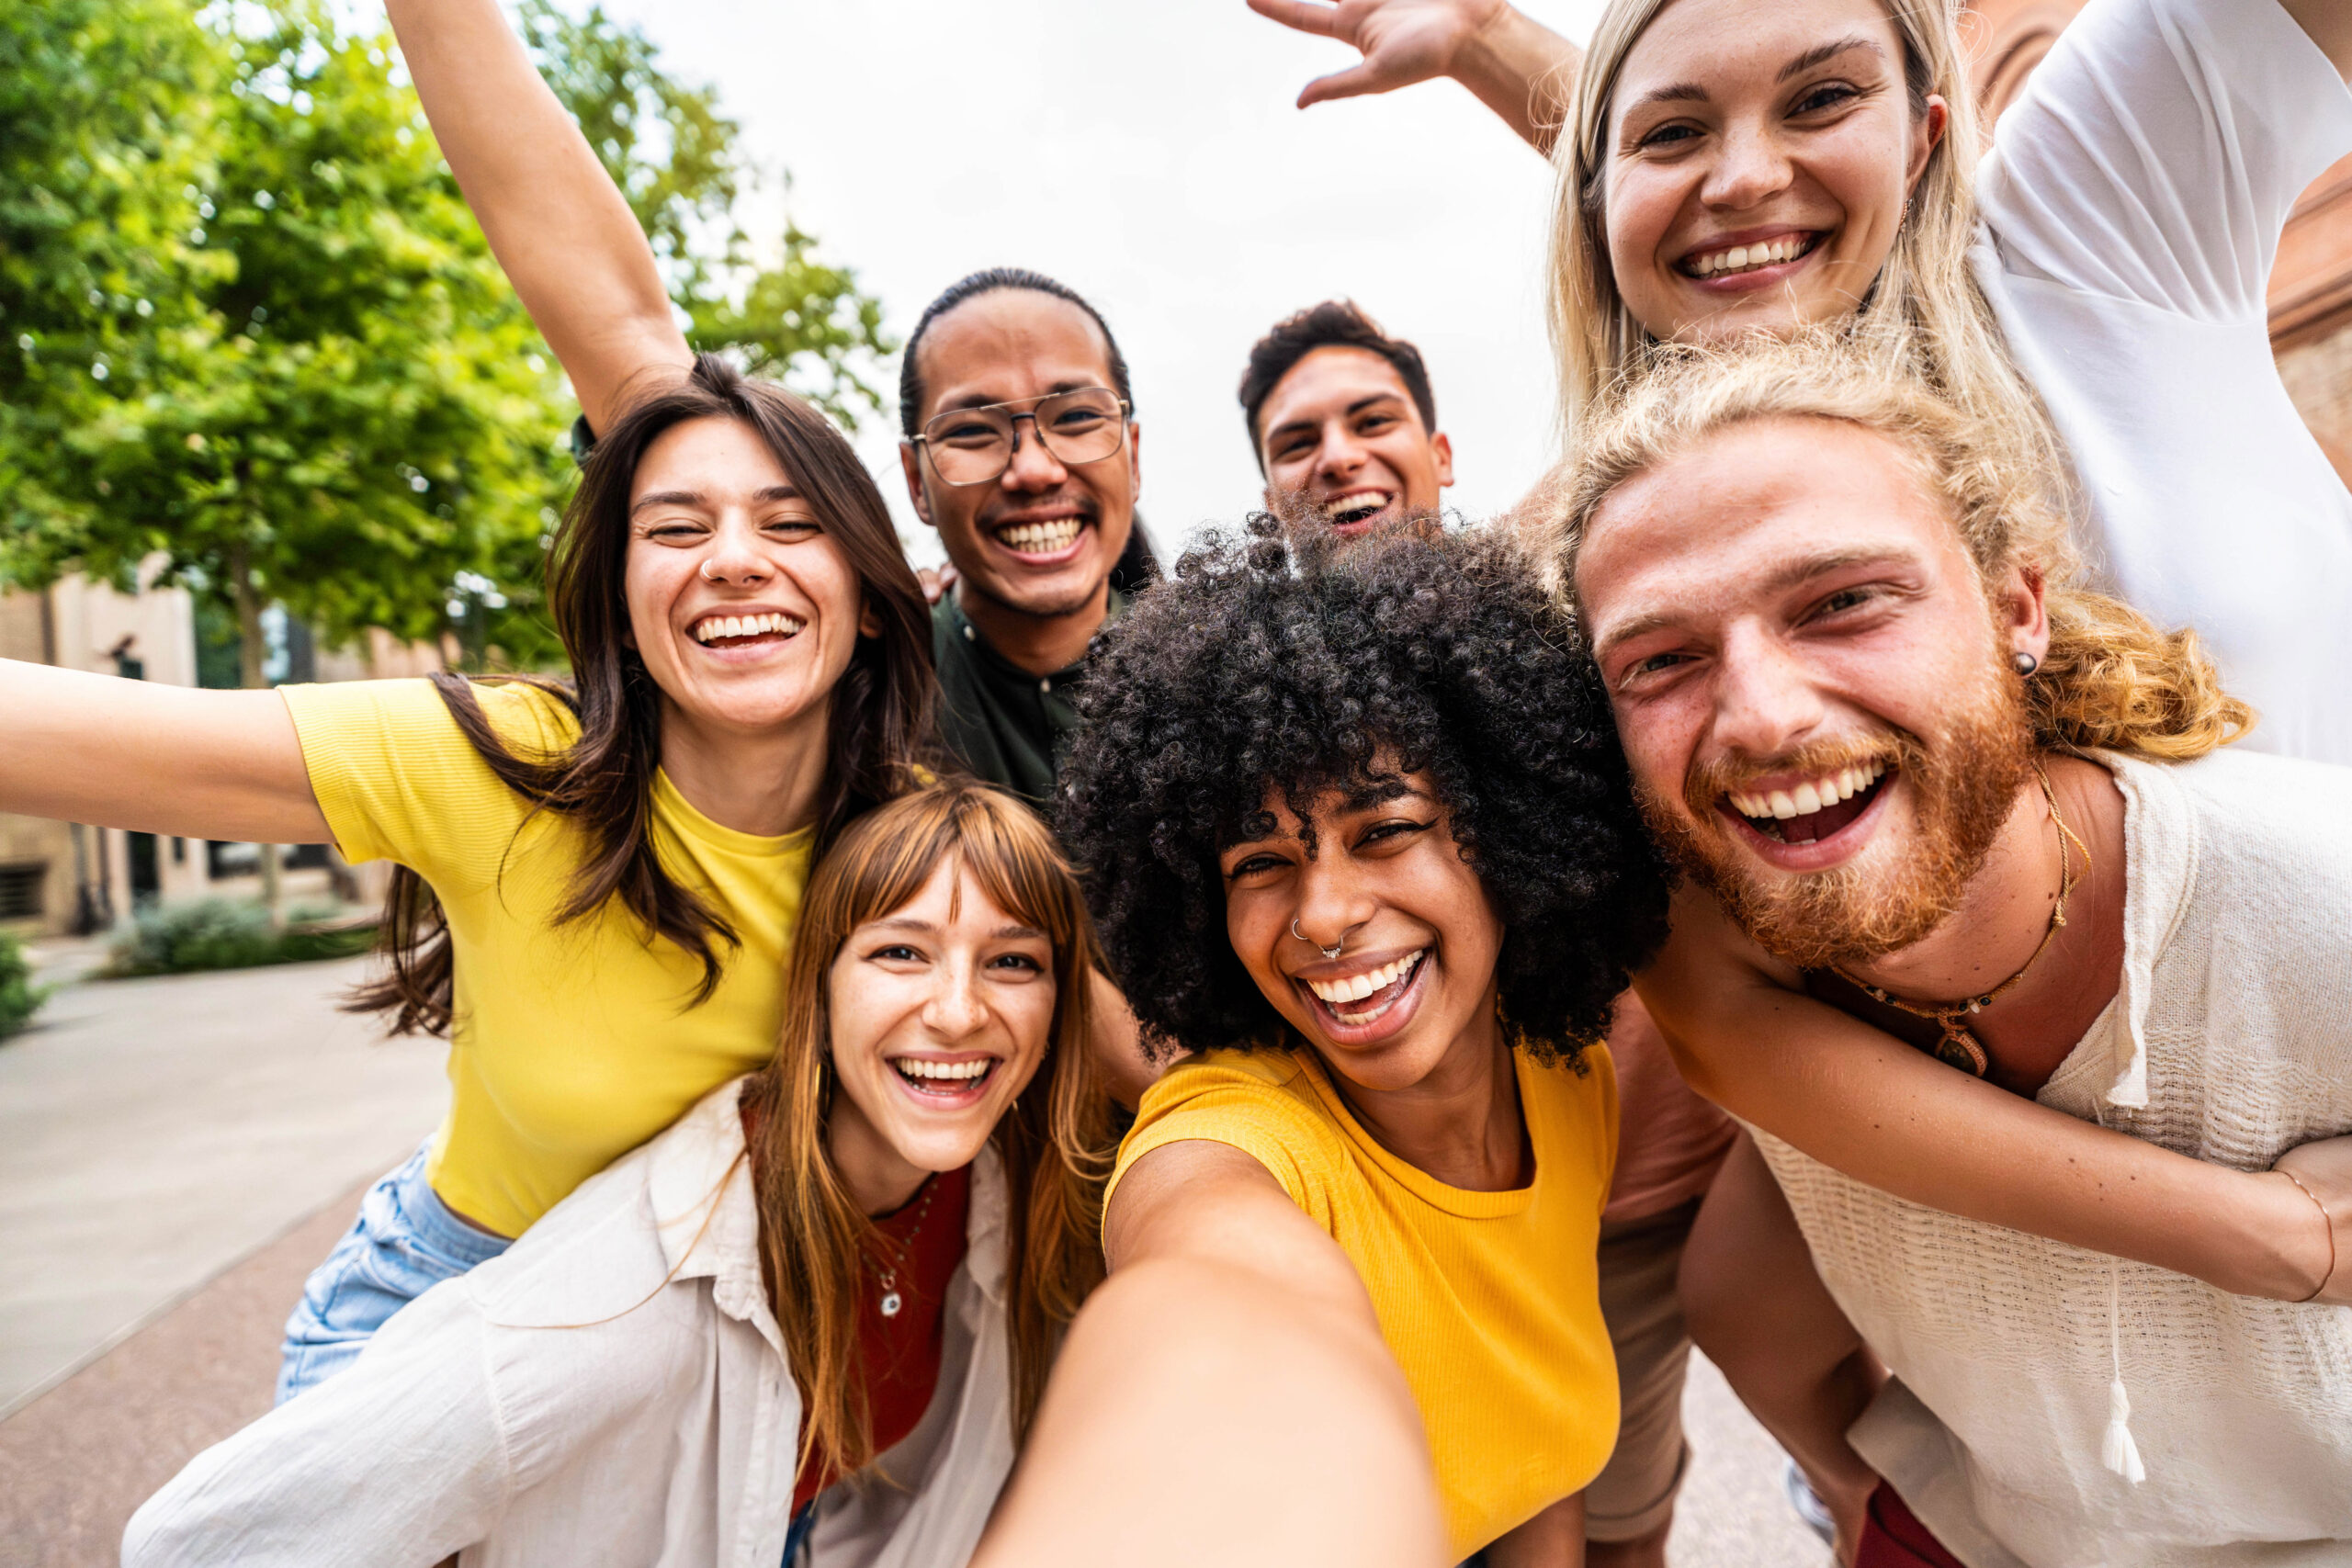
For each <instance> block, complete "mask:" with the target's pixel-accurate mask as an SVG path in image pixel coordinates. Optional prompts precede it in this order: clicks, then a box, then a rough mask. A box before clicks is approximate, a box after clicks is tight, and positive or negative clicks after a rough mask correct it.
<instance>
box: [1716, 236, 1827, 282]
mask: <svg viewBox="0 0 2352 1568" xmlns="http://www.w3.org/2000/svg"><path fill="white" fill-rule="evenodd" d="M1811 243H1813V242H1812V241H1810V240H1809V239H1806V238H1805V237H1804V236H1802V235H1797V234H1792V235H1789V236H1788V237H1787V238H1785V239H1779V240H1767V241H1765V242H1764V243H1761V244H1758V245H1734V246H1733V247H1732V248H1731V249H1729V250H1727V251H1709V252H1707V253H1706V254H1703V255H1698V256H1693V257H1691V261H1690V262H1689V264H1688V266H1689V270H1690V273H1691V276H1693V277H1718V276H1722V275H1724V273H1731V272H1753V271H1754V270H1756V268H1758V267H1759V266H1770V265H1774V264H1775V263H1778V262H1784V261H1794V260H1796V259H1797V257H1799V256H1801V255H1803V254H1804V251H1805V247H1806V246H1807V245H1809V244H1811Z"/></svg>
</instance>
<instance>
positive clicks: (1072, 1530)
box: [972, 1143, 1447, 1568]
mask: <svg viewBox="0 0 2352 1568" xmlns="http://www.w3.org/2000/svg"><path fill="white" fill-rule="evenodd" d="M1104 1239H1105V1241H1106V1243H1107V1245H1108V1247H1109V1250H1110V1254H1111V1263H1112V1274H1111V1278H1110V1280H1108V1281H1107V1282H1106V1283H1105V1284H1104V1285H1103V1287H1102V1288H1101V1289H1100V1290H1098V1291H1096V1292H1094V1295H1093V1297H1092V1299H1091V1300H1090V1301H1089V1302H1088V1303H1087V1304H1086V1308H1085V1310H1084V1311H1082V1312H1080V1314H1079V1315H1078V1321H1077V1322H1076V1323H1075V1324H1074V1325H1072V1326H1071V1328H1070V1333H1069V1340H1068V1342H1067V1343H1066V1344H1065V1345H1064V1346H1063V1348H1062V1352H1061V1356H1060V1358H1059V1359H1058V1360H1057V1362H1056V1364H1055V1368H1054V1376H1053V1382H1051V1384H1050V1385H1048V1387H1047V1388H1046V1399H1045V1404H1044V1405H1043V1406H1042V1407H1041V1408H1040V1410H1039V1411H1038V1415H1037V1422H1036V1426H1035V1428H1034V1429H1033V1430H1032V1431H1031V1433H1030V1435H1029V1442H1028V1447H1027V1450H1026V1452H1025V1453H1024V1455H1023V1459H1022V1461H1021V1466H1020V1468H1019V1469H1018V1470H1017V1471H1015V1472H1013V1477H1012V1484H1011V1485H1010V1486H1009V1487H1008V1488H1007V1489H1006V1492H1005V1495H1004V1500H1003V1502H1002V1503H1001V1505H999V1506H998V1509H997V1515H996V1519H995V1521H994V1523H993V1524H991V1525H990V1527H989V1533H988V1536H987V1538H986V1539H985V1540H982V1541H981V1543H980V1550H979V1551H978V1554H977V1555H976V1556H975V1557H974V1558H973V1559H972V1562H973V1568H1005V1565H1009V1564H1019V1565H1020V1568H1060V1565H1062V1564H1069V1565H1070V1568H1080V1565H1081V1564H1083V1565H1086V1568H1091V1565H1092V1564H1095V1563H1100V1562H1119V1563H1127V1564H1135V1565H1138V1568H1158V1565H1160V1564H1166V1565H1167V1568H1193V1565H1194V1564H1197V1563H1202V1562H1216V1563H1231V1564H1240V1565H1255V1564H1263V1565H1265V1568H1314V1565H1317V1564H1329V1565H1330V1568H1342V1565H1345V1568H1357V1565H1364V1568H1388V1565H1391V1564H1393V1565H1395V1568H1439V1565H1440V1564H1442V1563H1443V1562H1446V1561H1447V1558H1446V1553H1445V1534H1444V1529H1443V1526H1442V1522H1441V1519H1440V1516H1439V1510H1438V1503H1437V1492H1436V1486H1435V1483H1434V1482H1433V1481H1432V1479H1431V1476H1430V1460H1429V1450H1428V1447H1427V1444H1426V1442H1425V1440H1424V1439H1423V1438H1422V1434H1421V1422H1420V1416H1419V1411H1418V1410H1417V1409H1416V1408H1415V1406H1414V1404H1413V1399H1412V1394H1411V1393H1410V1392H1409V1391H1408V1389H1407V1388H1406V1386H1405V1379H1404V1375H1403V1374H1402V1373H1401V1372H1399V1371H1397V1363H1396V1360H1395V1359H1393V1358H1392V1357H1391V1356H1390V1355H1389V1353H1388V1348H1387V1346H1386V1344H1385V1342H1384V1341H1383V1340H1382V1339H1381V1337H1380V1325H1379V1323H1378V1322H1377V1320H1375V1319H1374V1316H1373V1312H1372V1302H1371V1299H1370V1298H1369V1297H1368V1296H1366V1295H1365V1294H1364V1290H1363V1282H1362V1281H1361V1280H1358V1279H1357V1278H1356V1273H1355V1269H1354V1268H1353V1267H1352V1266H1351V1264H1350V1263H1349V1262H1348V1260H1347V1258H1346V1256H1345V1255H1344V1254H1342V1253H1341V1252H1340V1249H1339V1247H1337V1246H1336V1245H1335V1244H1334V1243H1333V1242H1332V1240H1331V1238H1330V1237H1329V1236H1328V1235H1325V1234H1324V1233H1323V1232H1322V1231H1321V1230H1320V1229H1319V1228H1317V1226H1316V1224H1314V1223H1313V1222H1312V1221H1311V1220H1309V1219H1308V1218H1307V1217H1306V1215H1305V1214H1303V1213H1300V1212H1299V1211H1298V1209H1297V1208H1296V1206H1295V1205H1294V1204H1293V1203H1292V1202H1291V1201H1290V1199H1289V1198H1288V1197H1287V1196H1286V1195H1285V1194H1284V1193H1283V1190H1282V1188H1281V1187H1280V1186H1279V1185H1277V1184H1276V1183H1275V1181H1274V1179H1273V1178H1272V1176H1270V1175H1269V1174H1267V1172H1266V1169H1265V1168H1264V1167H1262V1166H1261V1165H1259V1164H1258V1163H1257V1162H1256V1161H1255V1160H1253V1159H1251V1158H1250V1156H1247V1155H1245V1154H1242V1153H1241V1152H1240V1151H1238V1150H1237V1149H1233V1148H1229V1147H1227V1146H1226V1145H1222V1144H1210V1143H1179V1144H1170V1145H1167V1146H1166V1147H1164V1148H1159V1149H1156V1150H1154V1151H1152V1152H1151V1153H1150V1154H1148V1155H1146V1156H1143V1157H1142V1158H1141V1159H1139V1160H1137V1161H1136V1164H1135V1166H1134V1168H1132V1169H1130V1170H1129V1171H1128V1172H1127V1174H1126V1176H1125V1178H1124V1179H1122V1180H1121V1181H1120V1183H1119V1186H1118V1188H1117V1190H1116V1191H1115V1192H1114V1194H1113V1196H1112V1201H1111V1208H1110V1213H1109V1215H1108V1219H1107V1223H1106V1224H1105V1226H1104Z"/></svg>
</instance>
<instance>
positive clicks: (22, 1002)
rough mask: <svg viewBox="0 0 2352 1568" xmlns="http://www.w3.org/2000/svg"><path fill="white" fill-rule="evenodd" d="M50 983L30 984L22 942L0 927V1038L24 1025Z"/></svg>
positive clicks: (30, 973)
mask: <svg viewBox="0 0 2352 1568" xmlns="http://www.w3.org/2000/svg"><path fill="white" fill-rule="evenodd" d="M51 989H52V987H48V986H36V985H34V984H33V966H32V964H30V963H28V962H27V960H26V958H25V949H24V944H23V943H21V942H18V941H17V939H16V938H15V937H12V936H10V935H8V934H7V933H6V931H0V1040H6V1038H7V1037H8V1036H9V1035H11V1034H14V1033H16V1032H17V1031H18V1030H20V1029H22V1028H24V1026H25V1025H27V1024H28V1023H30V1022H31V1021H33V1014H35V1013H37V1012H39V1011H40V1004H41V1003H43V1002H45V1001H47V1000H49V993H50V991H51Z"/></svg>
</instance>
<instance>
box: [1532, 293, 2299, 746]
mask: <svg viewBox="0 0 2352 1568" xmlns="http://www.w3.org/2000/svg"><path fill="white" fill-rule="evenodd" d="M1884 353H1885V349H1884V345H1883V344H1882V345H1871V344H1866V343H1857V342H1856V341H1854V339H1853V338H1852V337H1851V335H1850V334H1849V333H1844V332H1840V331H1838V330H1837V329H1835V328H1825V329H1816V330H1815V331H1813V332H1809V333H1800V334H1799V335H1798V336H1797V337H1795V338H1793V339H1791V340H1789V341H1786V342H1781V341H1778V340H1775V339H1772V338H1769V337H1763V336H1761V335H1760V334H1759V335H1758V336H1757V337H1754V338H1750V339H1747V340H1745V341H1743V342H1740V343H1736V344H1728V345H1723V346H1718V347H1714V348H1699V347H1691V346H1685V345H1680V344H1675V345H1668V346H1664V347H1659V348H1656V349H1653V350H1651V351H1650V352H1649V354H1648V355H1646V356H1645V362H1644V364H1643V365H1642V367H1641V373H1640V374H1638V375H1636V376H1633V377H1629V378H1626V379H1625V380H1624V381H1623V382H1622V383H1620V386H1619V389H1618V390H1617V393H1616V395H1614V396H1613V397H1611V398H1609V399H1606V400H1603V402H1602V403H1601V404H1600V406H1599V407H1598V408H1597V409H1596V410H1595V412H1594V413H1593V415H1592V416H1591V417H1590V418H1589V419H1588V420H1587V422H1586V425H1585V432H1584V441H1583V444H1582V446H1581V447H1580V449H1579V450H1578V452H1577V458H1576V461H1575V463H1574V464H1573V466H1572V468H1571V471H1570V472H1569V474H1568V476H1567V479H1566V484H1565V486H1564V488H1563V491H1562V495H1561V511H1560V514H1559V516H1558V518H1557V520H1556V522H1555V524H1554V525H1553V526H1554V528H1555V533H1554V535H1553V537H1552V539H1551V540H1550V547H1551V551H1550V553H1551V554H1552V557H1553V560H1554V563H1555V566H1556V568H1557V570H1558V571H1559V574H1560V583H1561V586H1562V587H1563V588H1564V589H1565V590H1566V592H1567V594H1568V595H1569V596H1570V598H1571V599H1574V598H1575V596H1576V592H1577V589H1576V567H1577V552H1578V551H1579V549H1581V547H1583V544H1584V537H1585V534H1586V531H1587V530H1588V529H1589V527H1590V525H1591V524H1592V520H1593V518H1594V517H1595V516H1596V515H1597V514H1598V513H1600V509H1601V507H1602V506H1603V505H1604V504H1606V503H1607V502H1608V500H1609V498H1610V497H1611V495H1613V494H1615V493H1616V491H1618V489H1619V488H1620V487H1621V486H1623V485H1624V484H1625V483H1626V482H1627V481H1629V480H1631V479H1634V478H1636V477H1637V476H1639V475H1641V474H1644V473H1646V472H1648V471H1649V470H1651V469H1653V468H1657V467H1658V466H1660V465H1661V464H1664V463H1668V462H1670V461H1672V460H1673V459H1674V458H1676V457H1679V456H1680V455H1681V454H1683V453H1686V452H1688V451H1690V450H1691V448H1692V447H1694V446H1697V445H1698V444H1699V443H1701V442H1702V441H1704V440H1706V439H1707V438H1708V437H1709V436H1711V435H1713V434H1718V433H1719V432H1722V431H1724V430H1727V429H1730V428H1732V427H1734V426H1736V425H1741V424H1746V423H1754V422H1756V421H1759V420H1776V419H1826V420H1836V421H1838V422H1839V423H1845V424H1850V425H1855V426H1859V427H1860V428H1861V429H1864V430H1868V431H1871V432H1873V433H1874V434H1878V435H1881V436H1883V437H1884V438H1885V439H1886V440H1887V441H1889V442H1890V443H1892V444H1893V445H1894V446H1895V448H1896V449H1897V450H1898V451H1900V452H1901V453H1902V454H1903V455H1904V456H1905V457H1906V458H1907V459H1908V460H1909V461H1910V463H1911V465H1912V467H1913V469H1914V471H1915V473H1916V474H1917V477H1918V479H1920V481H1921V483H1922V484H1923V485H1925V486H1926V488H1927V489H1928V492H1929V493H1930V494H1933V495H1937V496H1939V497H1941V498H1942V500H1943V501H1944V502H1945V503H1946V504H1947V505H1948V506H1949V507H1950V509H1951V516H1952V519H1953V522H1954V525H1956V526H1957V527H1958V528H1959V530H1960V535H1961V539H1962V543H1963V544H1964V545H1965V546H1966V547H1967V550H1968V553H1969V556H1970V558H1972V559H1973V561H1974V562H1975V565H1976V570H1977V574H1978V577H1979V578H1980V580H1981V581H1984V582H1985V584H1986V586H1987V587H1988V589H1989V587H1990V585H1991V584H1992V583H1993V582H1994V581H1996V579H1997V578H1998V577H2000V576H2001V575H2002V574H2004V573H2005V572H2007V570H2009V569H2010V568H2011V567H2021V568H2023V569H2024V570H2026V571H2028V572H2029V573H2030V574H2031V575H2034V576H2037V577H2039V578H2040V579H2041V581H2042V583H2043V584H2044V588H2045V598H2044V603H2045V604H2046V606H2047V608H2048V611H2049V615H2050V649H2049V651H2048V653H2047V654H2046V655H2045V656H2044V658H2043V660H2042V662H2041V668H2040V669H2039V670H2038V671H2036V672H2035V673H2034V675H2033V677H2032V678H2031V679H2030V680H2029V681H2028V682H2026V697H2027V706H2028V710H2029V712H2030V716H2031V718H2032V722H2033V728H2034V735H2035V739H2036V741H2037V742H2038V743H2039V744H2040V745H2041V747H2043V748H2044V749H2045V750H2083V749H2085V748H2090V747H2098V748H2103V749H2106V750H2118V751H2132V752H2137V753H2140V754H2141V755H2143V756H2149V757H2156V758H2162V759H2165V760H2167V761H2187V760H2188V759H2190V758H2194V757H2200V756H2203V755H2204V754H2205V753H2206V752H2208V751H2211V750H2214V749H2216V748H2217V747H2221V746H2224V745H2227V744H2228V743H2229V742H2231V741H2233V740H2235V739H2238V737H2240V736H2241V735H2243V734H2245V732H2246V731H2247V730H2248V729H2251V728H2253V727H2254V722H2255V714H2254V710H2253V709H2252V708H2250V707H2248V706H2247V705H2245V703H2243V702H2240V701H2239V700H2238V699H2237V698H2235V697H2233V696H2231V695H2230V694H2228V693H2227V692H2225V691H2223V690H2222V682H2221V678H2220V676H2219V675H2218V674H2217V673H2216V672H2215V671H2214V668H2213V662H2212V660H2211V659H2210V658H2208V657H2207V656H2206V653H2205V650H2204V649H2203V647H2202V646H2201V645H2200V644H2199V641H2198V638H2197V634H2196V633H2195V632H2194V631H2190V630H2186V629H2184V630H2181V631H2177V632H2164V631H2160V630H2158V629H2157V628H2156V627H2155V626H2154V625H2152V624H2151V623H2150V622H2149V620H2148V618H2147V617H2146V616H2144V615H2141V614H2140V613H2139V612H2138V611H2137V610H2134V609H2132V608H2131V606H2130V605H2128V604H2124V603H2122V602H2121V601H2120V600H2117V599H2111V598H2109V597H2108V596H2107V595H2105V594H2102V593H2093V592H2088V591H2086V590H2085V589H2083V588H2082V587H2080V586H2079V582H2078V580H2079V578H2080V576H2081V564H2080V559H2079V558H2078V556H2077V555H2076V552H2075V547H2074V545H2073V544H2072V543H2071V541H2070V540H2069V538H2068V536H2067V529H2066V519H2065V514H2064V510H2063V507H2062V504H2061V498H2060V491H2061V490H2062V488H2063V486H2062V483H2061V481H2058V480H2056V479H2053V476H2052V472H2051V470H2050V469H2049V468H2046V467H2044V466H2042V465H2041V464H2040V463H2038V462H2037V461H2036V460H2035V459H2034V457H2033V454H2032V453H2031V451H2030V450H2028V451H2025V452H2020V451H2019V450H2018V448H2017V447H2016V446H2014V445H2012V440H2013V437H2014V435H2015V434H2016V432H2015V429H2014V425H2013V423H2012V422H2003V421H1991V422H1987V421H1985V420H1981V419H1978V418H1976V417H1975V416H1974V415H1973V414H1972V413H1970V412H1968V411H1966V410H1964V409H1962V408H1961V407H1960V406H1959V405H1958V403H1957V402H1956V401H1954V400H1951V399H1950V398H1947V397H1944V396H1942V395H1940V394H1939V393H1938V392H1936V391H1935V390H1933V389H1929V388H1928V387H1927V386H1925V385H1924V384H1922V383H1921V382H1920V381H1919V380H1918V379H1917V378H1915V377H1911V376H1905V375H1902V374H1899V373H1898V372H1897V371H1896V370H1895V368H1894V367H1891V366H1889V365H1888V364H1886V363H1885V360H1884Z"/></svg>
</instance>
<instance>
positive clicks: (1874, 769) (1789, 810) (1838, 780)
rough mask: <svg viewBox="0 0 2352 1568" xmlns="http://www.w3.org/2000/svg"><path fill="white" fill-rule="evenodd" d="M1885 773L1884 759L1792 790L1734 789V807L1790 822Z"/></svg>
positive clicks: (1851, 794) (1847, 797)
mask: <svg viewBox="0 0 2352 1568" xmlns="http://www.w3.org/2000/svg"><path fill="white" fill-rule="evenodd" d="M1885 776H1886V764H1885V763H1884V762H1860V763H1857V764H1856V765H1855V766H1853V767H1850V768H1840V769H1839V770H1838V772H1836V773H1825V774H1823V775H1822V776H1821V777H1820V778H1817V779H1809V780H1807V781H1806V782H1805V783H1804V784H1799V785H1797V787H1796V788H1794V789H1792V790H1782V789H1775V790H1767V791H1765V792H1764V793H1763V794H1762V795H1750V794H1748V793H1747V791H1745V790H1733V791H1732V792H1731V808H1732V809H1733V810H1734V811H1736V812H1738V813H1739V814H1740V815H1741V816H1742V817H1770V818H1777V819H1778V820H1780V821H1782V822H1786V821H1787V820H1789V819H1790V818H1792V817H1810V816H1812V815H1813V814H1814V813H1815V812H1816V811H1818V810H1820V809H1821V808H1822V807H1825V806H1835V805H1837V804H1838V802H1839V801H1841V800H1851V799H1853V798H1854V796H1855V795H1859V794H1860V793H1861V792H1862V791H1863V790H1866V789H1868V788H1870V787H1871V785H1872V784H1876V783H1877V782H1878V781H1879V780H1880V779H1882V778H1883V777H1885Z"/></svg>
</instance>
